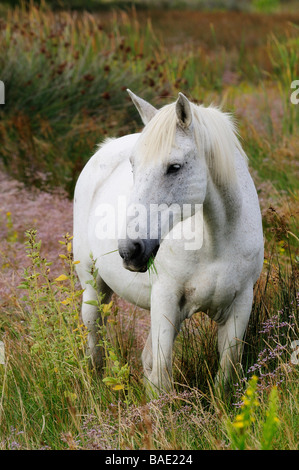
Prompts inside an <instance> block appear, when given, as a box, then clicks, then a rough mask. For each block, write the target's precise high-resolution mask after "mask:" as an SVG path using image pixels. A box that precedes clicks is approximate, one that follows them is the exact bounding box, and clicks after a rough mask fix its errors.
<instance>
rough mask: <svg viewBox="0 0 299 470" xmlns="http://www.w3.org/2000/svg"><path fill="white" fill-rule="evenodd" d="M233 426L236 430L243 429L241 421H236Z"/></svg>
mask: <svg viewBox="0 0 299 470" xmlns="http://www.w3.org/2000/svg"><path fill="white" fill-rule="evenodd" d="M233 426H234V427H235V428H237V429H242V428H244V422H243V421H236V422H234V423H233Z"/></svg>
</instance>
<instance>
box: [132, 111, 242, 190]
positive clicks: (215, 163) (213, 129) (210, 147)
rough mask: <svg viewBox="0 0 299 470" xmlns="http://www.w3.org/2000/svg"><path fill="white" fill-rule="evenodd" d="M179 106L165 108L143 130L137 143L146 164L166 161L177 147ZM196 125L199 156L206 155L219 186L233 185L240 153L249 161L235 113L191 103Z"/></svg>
mask: <svg viewBox="0 0 299 470" xmlns="http://www.w3.org/2000/svg"><path fill="white" fill-rule="evenodd" d="M175 105H176V103H172V104H169V105H166V106H164V107H163V108H161V109H160V110H159V111H158V112H157V114H156V115H155V116H154V117H153V118H152V119H151V120H150V122H149V123H148V124H147V125H146V126H145V128H144V129H143V131H142V133H141V135H140V138H139V140H138V142H137V149H136V150H137V152H138V158H140V159H141V161H142V163H145V164H146V163H149V162H153V163H154V162H156V161H158V160H160V161H161V160H162V161H166V162H167V159H168V158H169V155H170V152H171V148H172V147H173V146H174V145H175V135H176V131H177V126H178V120H177V115H176V110H175ZM190 105H191V111H192V124H191V125H192V126H193V130H194V136H195V143H196V146H197V148H198V151H199V155H204V157H205V159H206V163H207V167H208V168H209V170H210V173H211V176H212V178H213V179H214V180H215V181H216V182H218V183H219V184H229V183H232V182H233V181H234V180H235V179H236V172H235V165H234V161H235V153H236V151H239V152H240V153H241V155H242V156H243V158H244V159H245V161H246V162H247V156H246V154H245V152H244V150H243V149H242V146H241V144H240V142H239V139H238V137H237V136H238V132H237V128H236V124H235V121H234V120H233V118H232V116H231V114H229V113H225V112H223V111H221V110H220V109H219V108H217V107H214V106H212V105H211V106H209V107H204V106H202V105H200V106H198V105H195V104H194V103H190Z"/></svg>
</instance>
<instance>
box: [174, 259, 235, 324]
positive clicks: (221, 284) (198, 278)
mask: <svg viewBox="0 0 299 470" xmlns="http://www.w3.org/2000/svg"><path fill="white" fill-rule="evenodd" d="M237 289H238V287H237V282H235V279H234V278H233V273H232V272H231V271H230V270H229V269H227V265H225V264H219V263H217V265H214V266H209V267H207V268H205V269H202V270H201V271H200V272H199V273H196V275H195V276H193V277H192V278H191V279H190V281H188V282H187V283H186V285H185V288H184V293H183V295H182V298H181V302H180V307H181V311H182V313H183V316H184V317H185V318H189V317H191V316H192V315H193V314H194V313H195V312H198V311H201V312H204V313H207V314H208V315H209V316H210V317H211V318H213V319H214V320H216V321H219V320H220V319H221V317H222V316H223V314H224V312H226V311H227V308H228V307H229V306H230V305H231V303H232V302H233V300H234V298H235V296H236V292H237Z"/></svg>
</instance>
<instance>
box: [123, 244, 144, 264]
mask: <svg viewBox="0 0 299 470" xmlns="http://www.w3.org/2000/svg"><path fill="white" fill-rule="evenodd" d="M118 250H119V254H120V256H121V257H122V258H123V260H124V261H125V262H126V263H129V262H133V263H134V262H135V261H137V260H139V259H141V258H142V256H143V254H144V251H145V246H144V242H143V240H141V239H136V240H124V241H122V240H120V241H119V244H118Z"/></svg>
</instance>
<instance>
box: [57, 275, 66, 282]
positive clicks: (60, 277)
mask: <svg viewBox="0 0 299 470" xmlns="http://www.w3.org/2000/svg"><path fill="white" fill-rule="evenodd" d="M67 278H68V277H67V276H66V275H65V274H61V276H58V277H57V278H56V279H55V281H66V280H67Z"/></svg>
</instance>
